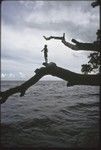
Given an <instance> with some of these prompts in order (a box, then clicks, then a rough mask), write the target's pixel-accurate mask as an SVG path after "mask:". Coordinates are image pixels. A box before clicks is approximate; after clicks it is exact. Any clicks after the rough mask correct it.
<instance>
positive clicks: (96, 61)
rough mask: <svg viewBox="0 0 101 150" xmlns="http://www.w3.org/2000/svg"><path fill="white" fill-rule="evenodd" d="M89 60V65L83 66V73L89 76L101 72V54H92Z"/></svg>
mask: <svg viewBox="0 0 101 150" xmlns="http://www.w3.org/2000/svg"><path fill="white" fill-rule="evenodd" d="M88 58H89V61H88V64H83V65H82V68H81V71H82V72H83V73H84V74H88V73H90V72H96V73H97V72H99V69H100V65H101V57H100V52H94V53H90V55H89V56H88Z"/></svg>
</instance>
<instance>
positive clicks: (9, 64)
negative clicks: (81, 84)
mask: <svg viewBox="0 0 101 150" xmlns="http://www.w3.org/2000/svg"><path fill="white" fill-rule="evenodd" d="M90 4H91V2H87V1H85V2H84V1H83V2H81V1H76V2H74V1H9V2H8V1H3V2H2V16H1V33H2V34H1V71H2V73H3V75H2V77H5V78H7V79H8V78H12V79H13V78H14V76H15V78H16V79H21V78H25V79H28V78H30V77H31V76H33V75H34V70H35V69H36V68H39V67H40V66H41V65H42V62H43V61H44V57H43V53H41V50H42V49H43V47H44V44H47V45H48V49H49V54H48V56H49V61H53V62H56V63H57V65H59V66H61V67H64V68H67V69H70V70H71V71H75V72H80V69H81V64H82V63H87V60H88V59H87V58H86V56H87V55H88V53H86V52H74V51H72V50H70V49H69V48H68V47H66V46H64V45H63V44H62V43H61V42H60V41H57V40H50V41H46V40H45V39H44V38H43V35H45V36H50V35H54V36H62V34H63V33H64V32H65V33H66V40H67V41H71V39H72V38H75V39H77V40H80V41H82V42H93V41H94V40H96V34H95V33H96V31H97V29H98V25H99V23H98V22H99V17H98V16H99V15H98V14H99V12H98V9H97V8H92V7H91V5H90ZM8 12H9V13H8ZM75 53H76V54H75ZM74 55H78V57H75V56H74ZM5 74H6V75H5ZM10 74H12V75H10ZM4 75H5V76H4ZM9 75H10V76H9ZM13 75H14V76H13ZM47 78H48V77H47Z"/></svg>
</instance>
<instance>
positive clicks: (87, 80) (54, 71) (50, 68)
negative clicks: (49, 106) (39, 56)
mask: <svg viewBox="0 0 101 150" xmlns="http://www.w3.org/2000/svg"><path fill="white" fill-rule="evenodd" d="M43 65H45V67H41V68H39V69H36V70H35V73H36V74H35V75H34V76H33V77H32V78H30V79H29V80H28V81H26V82H24V83H23V84H22V85H20V86H16V87H14V88H11V89H8V90H6V91H3V92H1V93H0V103H1V104H2V103H4V102H5V101H6V100H7V99H8V97H9V96H11V95H13V94H15V93H20V96H24V94H25V92H26V90H27V89H28V88H29V87H30V86H32V85H34V84H35V83H36V82H38V81H39V80H40V79H41V78H42V77H43V76H45V75H52V76H56V77H58V78H61V79H63V80H65V81H68V83H67V86H72V85H94V86H99V85H100V81H101V76H100V74H97V75H83V74H78V73H74V72H71V71H69V70H66V69H64V68H61V67H58V66H57V65H56V64H55V63H52V62H51V63H49V64H45V63H44V64H43Z"/></svg>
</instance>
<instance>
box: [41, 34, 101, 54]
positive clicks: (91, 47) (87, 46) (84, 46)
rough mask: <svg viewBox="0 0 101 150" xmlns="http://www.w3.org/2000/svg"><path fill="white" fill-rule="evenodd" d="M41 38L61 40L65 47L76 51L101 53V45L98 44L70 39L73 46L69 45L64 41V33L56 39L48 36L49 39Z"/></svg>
mask: <svg viewBox="0 0 101 150" xmlns="http://www.w3.org/2000/svg"><path fill="white" fill-rule="evenodd" d="M43 37H44V38H45V40H51V39H56V40H61V41H62V43H63V44H64V45H65V46H67V47H69V48H71V49H72V50H76V51H78V50H86V51H98V52H100V51H101V44H100V43H99V42H93V43H81V42H78V41H77V40H75V39H72V42H73V43H75V44H71V43H69V42H67V41H66V40H65V33H63V36H62V37H57V36H50V37H46V36H43Z"/></svg>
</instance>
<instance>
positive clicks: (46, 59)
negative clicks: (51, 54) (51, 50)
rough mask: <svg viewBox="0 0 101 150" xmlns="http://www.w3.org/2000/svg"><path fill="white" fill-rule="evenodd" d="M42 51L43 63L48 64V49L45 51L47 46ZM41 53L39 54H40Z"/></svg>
mask: <svg viewBox="0 0 101 150" xmlns="http://www.w3.org/2000/svg"><path fill="white" fill-rule="evenodd" d="M42 51H44V58H45V63H48V58H47V57H48V55H47V54H48V49H47V45H45V46H44V48H43V49H42ZM42 51H41V52H42Z"/></svg>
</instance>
